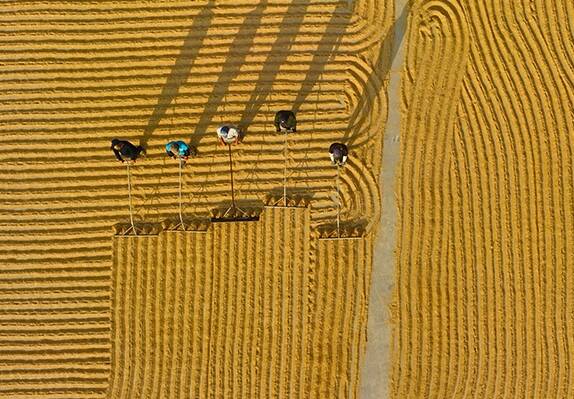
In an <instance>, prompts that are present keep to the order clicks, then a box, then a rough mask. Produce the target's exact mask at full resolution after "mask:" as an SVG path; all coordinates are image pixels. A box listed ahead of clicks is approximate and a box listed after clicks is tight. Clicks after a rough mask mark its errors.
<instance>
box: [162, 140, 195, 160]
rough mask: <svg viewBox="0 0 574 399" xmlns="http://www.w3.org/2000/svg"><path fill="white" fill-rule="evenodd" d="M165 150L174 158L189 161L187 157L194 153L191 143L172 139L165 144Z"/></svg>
mask: <svg viewBox="0 0 574 399" xmlns="http://www.w3.org/2000/svg"><path fill="white" fill-rule="evenodd" d="M165 152H166V153H167V155H169V157H170V158H172V159H182V160H183V161H187V159H188V158H189V157H190V156H192V155H194V154H192V150H191V148H190V146H189V145H187V144H185V143H184V142H183V141H170V142H169V143H167V144H166V145H165Z"/></svg>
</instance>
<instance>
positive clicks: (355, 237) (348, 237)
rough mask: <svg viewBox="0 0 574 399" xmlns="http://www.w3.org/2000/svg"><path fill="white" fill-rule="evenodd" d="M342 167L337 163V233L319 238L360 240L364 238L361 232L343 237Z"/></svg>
mask: <svg viewBox="0 0 574 399" xmlns="http://www.w3.org/2000/svg"><path fill="white" fill-rule="evenodd" d="M340 168H341V166H340V165H339V164H338V163H337V178H336V180H335V181H336V183H335V184H336V190H337V230H336V233H337V235H336V236H335V237H332V236H331V235H330V234H329V235H327V236H326V237H319V240H325V241H327V240H330V241H334V240H360V239H362V238H363V236H362V235H361V234H359V235H348V236H345V237H341V192H340V189H339V176H340V172H339V169H340Z"/></svg>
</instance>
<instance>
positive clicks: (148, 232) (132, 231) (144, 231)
mask: <svg viewBox="0 0 574 399" xmlns="http://www.w3.org/2000/svg"><path fill="white" fill-rule="evenodd" d="M130 164H131V162H129V161H126V171H127V175H128V207H129V214H130V224H129V225H128V227H127V229H125V230H123V231H122V230H120V231H119V232H116V236H118V237H129V236H134V237H153V236H157V235H158V232H156V231H154V229H153V228H152V225H150V224H144V225H140V226H137V225H136V224H135V222H134V211H133V205H132V178H131V176H132V174H131V170H130ZM120 227H121V225H120ZM146 227H147V228H146Z"/></svg>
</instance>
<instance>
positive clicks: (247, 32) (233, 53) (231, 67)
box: [190, 0, 268, 148]
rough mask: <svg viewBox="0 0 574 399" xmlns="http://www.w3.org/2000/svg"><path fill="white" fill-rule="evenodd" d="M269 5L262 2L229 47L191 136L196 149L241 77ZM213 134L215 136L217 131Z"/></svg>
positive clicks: (246, 19)
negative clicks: (233, 84)
mask: <svg viewBox="0 0 574 399" xmlns="http://www.w3.org/2000/svg"><path fill="white" fill-rule="evenodd" d="M267 3H268V0H261V2H260V3H259V4H258V5H257V6H256V7H255V9H253V10H252V11H251V12H249V14H248V15H247V16H246V17H245V19H244V20H243V22H242V23H241V25H240V27H239V31H238V32H237V33H236V34H235V37H234V39H233V41H232V42H231V44H230V46H229V52H228V53H227V54H226V56H225V63H224V64H223V66H222V68H221V72H219V74H218V79H217V81H216V82H215V84H214V86H213V90H212V91H211V93H210V95H209V98H208V99H207V102H206V103H205V106H204V108H203V112H202V114H201V116H200V118H199V121H198V122H197V124H196V126H195V130H194V132H193V134H192V136H191V140H190V144H191V145H193V146H195V147H196V148H197V147H198V146H199V143H200V141H201V138H202V137H203V136H204V135H205V132H206V131H207V129H208V128H209V126H210V124H211V123H212V122H213V118H214V116H215V115H216V114H217V113H218V109H219V106H220V105H222V104H223V101H224V98H225V95H226V94H227V93H228V91H229V87H230V85H231V83H232V82H233V80H234V79H235V78H236V77H237V76H238V75H239V72H240V71H241V67H242V66H243V64H244V63H245V60H246V58H247V55H249V54H250V50H251V47H252V46H253V43H254V42H255V35H256V33H257V30H258V29H259V28H260V26H261V20H262V18H263V15H264V10H265V8H266V7H267ZM223 107H224V109H225V104H223ZM230 122H231V121H230ZM213 134H215V131H214V132H213Z"/></svg>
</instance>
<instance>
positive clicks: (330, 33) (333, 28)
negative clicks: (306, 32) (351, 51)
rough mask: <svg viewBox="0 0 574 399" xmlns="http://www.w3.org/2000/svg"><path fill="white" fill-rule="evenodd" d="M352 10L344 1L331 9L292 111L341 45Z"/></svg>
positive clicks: (295, 109)
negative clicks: (331, 11)
mask: <svg viewBox="0 0 574 399" xmlns="http://www.w3.org/2000/svg"><path fill="white" fill-rule="evenodd" d="M351 16H352V10H351V9H350V8H349V6H348V4H347V3H346V2H339V3H337V6H336V8H335V10H334V11H333V13H332V15H331V18H330V20H329V22H328V23H327V27H326V29H325V32H324V33H323V38H322V40H321V42H320V43H319V45H318V47H317V50H315V51H314V52H313V58H312V59H311V61H310V63H309V69H308V70H307V74H306V75H305V78H304V79H303V84H302V86H301V88H300V89H299V92H298V94H297V97H296V98H295V100H294V101H293V107H292V110H293V112H295V113H297V111H299V108H300V107H301V105H302V104H303V103H304V102H305V100H306V99H307V97H308V96H309V95H310V94H311V93H312V92H313V88H314V87H315V86H316V84H317V82H318V81H319V80H320V79H321V76H322V75H323V72H324V71H325V67H326V65H327V63H328V62H329V60H330V59H331V58H332V57H333V56H334V54H335V53H336V51H337V49H338V48H339V46H340V45H341V41H342V39H343V36H344V34H345V32H346V30H347V27H348V25H349V22H350V20H351Z"/></svg>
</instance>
